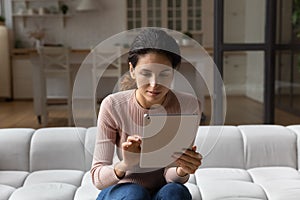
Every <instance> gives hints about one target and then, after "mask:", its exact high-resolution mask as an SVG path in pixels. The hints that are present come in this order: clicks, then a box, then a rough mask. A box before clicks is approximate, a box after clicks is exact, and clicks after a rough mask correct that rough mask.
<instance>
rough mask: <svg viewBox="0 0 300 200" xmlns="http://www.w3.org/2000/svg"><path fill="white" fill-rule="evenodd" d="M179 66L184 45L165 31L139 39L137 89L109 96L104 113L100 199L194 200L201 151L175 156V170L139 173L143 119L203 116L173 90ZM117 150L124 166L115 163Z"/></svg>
mask: <svg viewBox="0 0 300 200" xmlns="http://www.w3.org/2000/svg"><path fill="white" fill-rule="evenodd" d="M180 62H181V56H180V49H179V46H178V45H177V43H176V41H175V40H174V39H173V38H172V37H171V36H169V35H168V34H167V33H166V32H164V31H163V30H159V29H153V28H147V29H144V30H142V31H141V32H140V33H139V35H138V36H137V37H136V38H135V40H134V42H133V43H132V46H131V49H130V51H129V56H128V63H129V72H130V76H131V79H133V80H134V82H135V85H136V89H132V90H126V91H122V92H118V93H115V94H112V95H109V96H108V97H106V98H105V99H104V100H103V102H102V103H101V107H100V111H99V116H98V133H97V137H96V144H95V152H94V158H93V164H92V168H91V175H92V180H93V183H94V185H95V186H96V187H97V188H98V189H100V190H102V191H101V192H100V194H99V196H98V198H97V200H112V199H130V200H148V199H149V200H150V199H172V200H177V199H178V200H188V199H192V197H191V194H190V193H189V191H188V189H187V188H186V187H185V186H184V185H183V184H184V183H185V182H186V181H187V180H188V179H189V175H190V174H193V173H194V172H195V171H196V169H197V168H198V167H199V166H200V165H201V159H202V157H201V155H200V154H199V153H198V152H196V146H194V147H192V148H191V149H188V150H185V151H183V154H182V155H181V156H177V157H176V165H177V166H176V167H165V168H162V169H155V170H153V169H152V170H149V169H148V170H147V169H141V168H139V158H140V151H141V144H142V142H143V141H142V139H141V133H142V132H141V131H142V124H143V116H144V114H147V113H168V114H174V113H176V114H179V113H193V114H199V115H200V114H201V111H200V105H199V102H198V100H197V99H196V98H195V97H193V96H192V95H189V94H185V93H180V92H176V91H173V90H171V89H170V86H171V84H172V80H173V76H174V70H175V69H176V68H177V67H179V65H180ZM115 147H116V148H117V155H118V157H119V159H120V161H119V162H117V163H115V164H113V157H114V151H115ZM178 151H182V150H181V149H179V150H178ZM174 156H175V155H174Z"/></svg>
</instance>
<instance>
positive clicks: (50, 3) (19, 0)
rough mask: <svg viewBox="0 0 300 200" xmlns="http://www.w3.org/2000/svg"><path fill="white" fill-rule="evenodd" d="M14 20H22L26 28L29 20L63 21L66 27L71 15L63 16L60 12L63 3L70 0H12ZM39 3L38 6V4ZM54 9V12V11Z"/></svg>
mask: <svg viewBox="0 0 300 200" xmlns="http://www.w3.org/2000/svg"><path fill="white" fill-rule="evenodd" d="M11 1H12V12H13V15H12V17H13V19H18V20H22V21H21V23H22V24H23V27H26V23H27V20H35V19H46V18H49V19H51V18H53V19H55V18H57V19H60V20H61V21H62V26H63V27H65V23H66V22H65V21H66V18H68V17H71V15H70V14H63V13H62V12H61V10H60V5H61V3H63V2H65V1H68V0H11ZM36 3H37V4H36ZM53 9H54V10H53Z"/></svg>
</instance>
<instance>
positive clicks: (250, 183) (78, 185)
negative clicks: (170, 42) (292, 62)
mask: <svg viewBox="0 0 300 200" xmlns="http://www.w3.org/2000/svg"><path fill="white" fill-rule="evenodd" d="M220 128H221V127H218V126H216V127H213V126H201V127H199V130H198V135H197V138H196V144H197V146H198V149H199V150H200V151H201V150H203V151H204V150H205V151H206V152H205V154H206V155H205V157H204V159H203V165H202V166H201V167H200V168H199V169H198V170H197V171H196V173H195V175H193V176H191V178H190V180H189V182H188V183H187V184H186V186H187V187H188V188H189V190H190V192H191V193H192V196H193V199H197V200H200V199H203V200H217V199H218V200H220V199H226V200H230V199H231V200H233V199H239V200H246V199H247V200H250V199H252V200H258V199H263V200H266V199H270V200H299V199H300V174H299V170H298V166H299V164H300V163H299V161H300V157H299V156H300V152H299V150H300V125H294V126H287V127H283V126H277V125H245V126H224V127H222V129H220ZM219 130H222V132H221V134H220V135H219V134H217V132H218V131H219ZM95 135H96V128H95V127H92V128H88V129H85V128H44V129H38V130H33V129H0V200H8V199H9V200H46V199H47V200H52V199H53V200H54V199H55V200H73V199H74V200H94V199H96V197H97V195H98V193H99V191H98V190H97V189H96V188H95V187H94V186H93V185H92V182H91V177H90V174H89V169H90V166H91V162H92V152H93V149H94V140H95ZM215 141H217V142H215ZM205 145H206V146H205ZM207 149H211V151H207Z"/></svg>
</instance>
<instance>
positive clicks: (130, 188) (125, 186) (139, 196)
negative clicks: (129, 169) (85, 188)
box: [97, 183, 151, 200]
mask: <svg viewBox="0 0 300 200" xmlns="http://www.w3.org/2000/svg"><path fill="white" fill-rule="evenodd" d="M102 192H103V193H102V194H103V195H102V198H99V197H100V196H101V193H100V195H99V196H98V198H97V200H114V199H115V200H117V199H124V200H126V199H128V200H129V199H130V200H150V199H151V197H150V194H149V192H148V191H147V190H146V189H145V188H144V187H142V186H140V185H138V184H134V183H122V184H117V185H115V186H113V187H109V188H107V190H106V189H104V190H103V191H102Z"/></svg>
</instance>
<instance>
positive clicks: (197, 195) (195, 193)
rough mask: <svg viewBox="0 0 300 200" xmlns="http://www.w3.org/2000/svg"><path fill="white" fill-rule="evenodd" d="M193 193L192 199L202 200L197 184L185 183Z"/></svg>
mask: <svg viewBox="0 0 300 200" xmlns="http://www.w3.org/2000/svg"><path fill="white" fill-rule="evenodd" d="M184 185H185V186H186V187H187V189H188V190H189V192H190V193H191V195H192V200H201V199H202V198H201V194H200V191H199V188H198V186H197V185H195V184H193V183H185V184H184Z"/></svg>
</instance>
